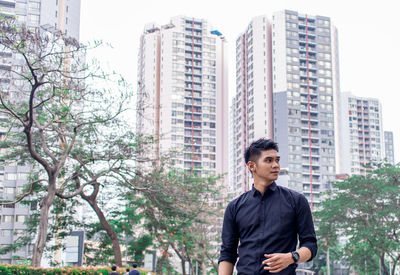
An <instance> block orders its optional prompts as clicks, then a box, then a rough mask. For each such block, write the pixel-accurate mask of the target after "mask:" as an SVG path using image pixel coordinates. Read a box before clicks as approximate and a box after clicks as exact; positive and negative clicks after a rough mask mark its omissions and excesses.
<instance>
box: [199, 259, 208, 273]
mask: <svg viewBox="0 0 400 275" xmlns="http://www.w3.org/2000/svg"><path fill="white" fill-rule="evenodd" d="M200 268H201V274H202V275H207V270H206V265H205V263H204V261H202V262H201V263H200Z"/></svg>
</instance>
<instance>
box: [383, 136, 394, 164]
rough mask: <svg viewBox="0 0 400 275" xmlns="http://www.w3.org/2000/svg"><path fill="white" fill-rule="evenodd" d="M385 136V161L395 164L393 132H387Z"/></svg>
mask: <svg viewBox="0 0 400 275" xmlns="http://www.w3.org/2000/svg"><path fill="white" fill-rule="evenodd" d="M384 136H385V159H386V161H387V162H389V163H391V164H395V160H394V144H393V132H389V131H385V132H384Z"/></svg>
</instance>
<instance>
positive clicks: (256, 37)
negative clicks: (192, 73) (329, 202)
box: [230, 10, 339, 204]
mask: <svg viewBox="0 0 400 275" xmlns="http://www.w3.org/2000/svg"><path fill="white" fill-rule="evenodd" d="M236 55H237V56H236V68H237V71H236V73H237V75H236V80H237V83H236V84H237V89H236V90H237V93H236V97H235V103H234V107H233V108H234V109H235V111H234V118H233V119H234V122H235V127H236V128H235V136H234V138H235V142H236V144H235V149H234V154H235V155H234V156H233V157H234V158H235V165H234V167H231V168H230V172H231V173H235V176H236V179H235V181H234V182H233V183H231V186H233V188H236V190H239V192H240V191H244V190H247V189H248V188H250V184H251V176H250V175H249V173H248V171H247V169H246V167H245V164H244V161H243V153H244V152H243V148H245V147H246V146H248V145H249V144H250V142H251V141H253V140H255V139H258V138H260V137H268V138H270V137H273V138H274V139H275V140H276V141H277V142H278V144H279V149H280V155H281V167H282V168H287V169H288V170H287V172H288V177H287V185H288V186H289V187H290V188H292V189H295V190H298V191H300V192H302V193H304V194H305V196H306V197H307V198H308V199H309V201H310V202H311V204H313V203H318V202H319V193H320V192H321V191H324V190H325V189H327V188H329V187H330V185H329V182H330V181H334V179H335V150H334V146H335V128H334V127H335V125H334V113H335V109H336V106H334V102H335V101H334V100H335V98H336V96H337V93H338V90H339V82H338V75H339V74H338V54H337V32H336V29H335V28H334V27H333V25H332V23H331V21H330V18H328V17H324V16H318V15H317V16H313V15H307V14H300V13H298V12H294V11H288V10H285V11H280V12H276V13H274V14H273V17H272V20H269V19H268V18H267V17H265V16H262V17H257V18H254V19H253V20H252V21H251V23H250V24H249V26H248V28H247V30H246V32H245V33H244V34H242V35H240V36H239V38H238V40H237V43H236ZM240 189H241V190H240Z"/></svg>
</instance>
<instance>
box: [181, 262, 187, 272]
mask: <svg viewBox="0 0 400 275" xmlns="http://www.w3.org/2000/svg"><path fill="white" fill-rule="evenodd" d="M181 265H182V275H186V266H185V259H184V258H181Z"/></svg>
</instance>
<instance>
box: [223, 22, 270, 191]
mask: <svg viewBox="0 0 400 275" xmlns="http://www.w3.org/2000/svg"><path fill="white" fill-rule="evenodd" d="M271 61H272V34H271V23H270V21H269V20H268V18H267V17H266V16H259V17H256V18H253V19H252V20H251V22H250V24H249V25H248V27H247V29H246V30H245V31H244V32H243V33H242V34H240V35H239V37H238V38H237V40H236V95H235V97H234V99H233V102H232V106H231V108H232V111H231V121H232V122H231V124H232V127H233V128H232V130H231V131H232V134H231V137H230V139H231V144H232V145H231V146H233V150H231V155H230V159H231V160H232V162H231V165H230V168H229V171H230V174H231V175H233V176H232V177H231V181H230V189H231V191H232V192H233V193H234V194H236V195H238V194H240V193H242V192H244V191H247V190H249V188H251V184H252V182H251V175H250V173H249V171H248V169H247V167H246V165H245V162H244V152H245V149H246V148H247V147H248V146H249V144H250V143H251V142H252V141H254V140H255V139H258V138H260V137H268V138H273V119H272V62H271Z"/></svg>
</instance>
